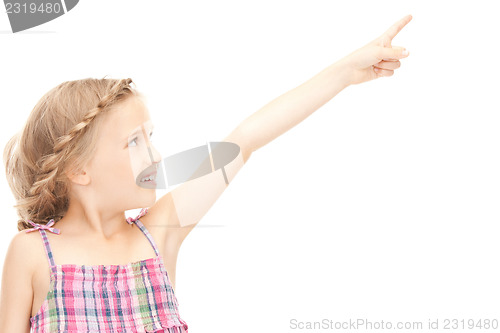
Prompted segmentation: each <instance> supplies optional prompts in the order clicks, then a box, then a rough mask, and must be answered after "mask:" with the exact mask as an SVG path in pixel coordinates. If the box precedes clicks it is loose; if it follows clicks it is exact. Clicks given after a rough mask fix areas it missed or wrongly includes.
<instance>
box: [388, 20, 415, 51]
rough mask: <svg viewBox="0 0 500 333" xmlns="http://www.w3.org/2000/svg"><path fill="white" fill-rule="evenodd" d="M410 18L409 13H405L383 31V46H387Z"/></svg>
mask: <svg viewBox="0 0 500 333" xmlns="http://www.w3.org/2000/svg"><path fill="white" fill-rule="evenodd" d="M411 19H412V16H411V15H406V16H405V17H403V18H402V19H401V20H399V21H398V22H396V23H394V24H393V25H392V26H391V27H390V28H389V29H387V31H386V32H385V33H384V35H383V36H384V38H383V44H384V45H383V46H389V45H390V44H391V41H392V39H393V38H394V37H396V35H397V34H398V33H399V32H400V31H401V29H403V28H404V26H405V25H407V24H408V22H410V21H411Z"/></svg>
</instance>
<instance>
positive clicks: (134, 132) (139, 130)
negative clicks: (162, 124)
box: [122, 125, 155, 143]
mask: <svg viewBox="0 0 500 333" xmlns="http://www.w3.org/2000/svg"><path fill="white" fill-rule="evenodd" d="M154 129H155V126H154V125H152V126H151V128H150V132H153V130H154ZM140 132H142V127H141V128H138V129H136V130H135V131H133V132H132V133H130V134H129V135H127V137H126V138H125V139H123V140H122V142H127V143H128V140H129V138H130V137H131V136H133V135H136V134H138V133H140Z"/></svg>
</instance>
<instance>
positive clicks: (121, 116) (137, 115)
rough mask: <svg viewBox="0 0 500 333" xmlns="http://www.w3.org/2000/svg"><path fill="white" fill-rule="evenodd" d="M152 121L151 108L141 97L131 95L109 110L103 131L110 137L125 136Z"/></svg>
mask: <svg viewBox="0 0 500 333" xmlns="http://www.w3.org/2000/svg"><path fill="white" fill-rule="evenodd" d="M150 121H151V118H150V115H149V110H148V109H147V107H146V105H145V104H144V102H143V101H142V100H141V99H140V98H137V97H129V98H128V99H127V100H125V101H123V102H120V103H118V104H116V105H114V106H113V109H111V110H109V114H108V117H107V119H106V121H105V122H104V124H103V126H104V127H105V128H104V130H103V131H102V133H103V135H104V136H106V137H109V138H123V137H126V136H127V135H129V134H130V133H131V132H132V131H134V130H135V129H137V128H138V127H139V126H141V125H142V124H144V123H146V122H150Z"/></svg>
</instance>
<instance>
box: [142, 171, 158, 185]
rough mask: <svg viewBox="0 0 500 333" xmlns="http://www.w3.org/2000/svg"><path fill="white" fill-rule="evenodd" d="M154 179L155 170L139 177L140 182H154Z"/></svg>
mask: <svg viewBox="0 0 500 333" xmlns="http://www.w3.org/2000/svg"><path fill="white" fill-rule="evenodd" d="M154 181H156V172H153V173H150V174H149V175H146V176H145V177H143V178H142V179H141V183H147V182H154Z"/></svg>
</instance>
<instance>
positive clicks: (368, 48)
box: [340, 15, 412, 84]
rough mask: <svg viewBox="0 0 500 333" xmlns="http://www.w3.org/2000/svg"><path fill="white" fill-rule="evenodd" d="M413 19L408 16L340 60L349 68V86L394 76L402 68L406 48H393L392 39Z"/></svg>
mask: <svg viewBox="0 0 500 333" xmlns="http://www.w3.org/2000/svg"><path fill="white" fill-rule="evenodd" d="M411 19H412V16H411V15H407V16H405V17H404V18H402V19H401V20H399V21H398V22H396V23H395V24H394V25H393V26H392V27H390V28H389V29H388V30H387V31H386V32H384V33H383V34H382V35H381V36H379V37H377V38H376V39H374V40H373V41H371V42H370V43H368V44H366V45H365V46H363V47H362V48H360V49H358V50H356V51H354V52H352V53H351V54H349V55H348V56H346V57H344V58H342V59H341V60H340V62H341V63H343V65H345V66H347V67H348V72H349V84H358V83H362V82H366V81H370V80H373V79H376V78H379V77H382V76H392V75H393V74H394V70H395V69H397V68H399V67H400V66H401V63H400V61H399V59H401V58H406V57H407V56H408V55H409V53H406V54H405V53H403V51H405V50H406V49H405V48H404V47H398V46H391V42H392V39H393V38H394V37H395V36H396V35H397V34H398V33H399V32H400V31H401V29H403V27H404V26H405V25H406V24H408V22H410V21H411Z"/></svg>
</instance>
